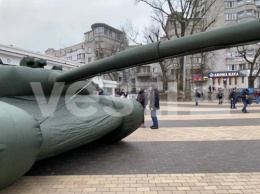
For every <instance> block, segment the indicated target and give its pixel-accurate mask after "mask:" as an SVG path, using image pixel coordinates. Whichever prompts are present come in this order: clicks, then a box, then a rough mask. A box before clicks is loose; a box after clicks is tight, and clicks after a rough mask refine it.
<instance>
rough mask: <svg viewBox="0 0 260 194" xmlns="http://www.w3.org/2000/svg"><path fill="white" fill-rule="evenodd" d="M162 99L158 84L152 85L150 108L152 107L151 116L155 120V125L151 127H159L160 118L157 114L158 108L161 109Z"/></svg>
mask: <svg viewBox="0 0 260 194" xmlns="http://www.w3.org/2000/svg"><path fill="white" fill-rule="evenodd" d="M159 101H160V99H159V92H158V89H157V87H156V86H152V89H151V94H150V104H149V108H150V109H151V118H152V121H153V125H152V126H151V127H150V128H151V129H158V128H159V126H158V119H157V115H156V110H159V109H160V102H159Z"/></svg>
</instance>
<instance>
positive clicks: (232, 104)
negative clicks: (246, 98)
mask: <svg viewBox="0 0 260 194" xmlns="http://www.w3.org/2000/svg"><path fill="white" fill-rule="evenodd" d="M229 98H230V108H231V109H236V90H235V88H233V89H232V90H231V92H230V94H229Z"/></svg>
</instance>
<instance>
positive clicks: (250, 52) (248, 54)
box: [246, 50, 254, 57]
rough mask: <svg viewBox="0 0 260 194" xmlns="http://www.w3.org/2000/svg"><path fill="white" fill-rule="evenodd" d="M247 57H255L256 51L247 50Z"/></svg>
mask: <svg viewBox="0 0 260 194" xmlns="http://www.w3.org/2000/svg"><path fill="white" fill-rule="evenodd" d="M246 55H247V56H250V57H252V56H253V55H254V50H247V51H246Z"/></svg>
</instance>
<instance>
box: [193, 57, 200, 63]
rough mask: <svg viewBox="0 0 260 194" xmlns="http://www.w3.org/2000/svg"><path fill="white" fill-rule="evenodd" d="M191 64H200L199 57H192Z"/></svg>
mask: <svg viewBox="0 0 260 194" xmlns="http://www.w3.org/2000/svg"><path fill="white" fill-rule="evenodd" d="M193 62H194V63H201V58H200V57H194V58H193Z"/></svg>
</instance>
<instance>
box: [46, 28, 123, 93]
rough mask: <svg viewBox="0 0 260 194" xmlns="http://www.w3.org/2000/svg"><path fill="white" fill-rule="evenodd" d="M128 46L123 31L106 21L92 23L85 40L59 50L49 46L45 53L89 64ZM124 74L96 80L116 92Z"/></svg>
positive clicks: (108, 89) (112, 74)
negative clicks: (105, 22)
mask: <svg viewBox="0 0 260 194" xmlns="http://www.w3.org/2000/svg"><path fill="white" fill-rule="evenodd" d="M127 46H128V42H127V39H126V36H125V33H124V32H123V31H120V30H118V29H116V28H113V27H112V26H109V25H107V24H104V23H95V24H92V25H91V30H90V31H87V32H85V33H84V40H83V42H81V43H78V44H76V45H72V46H69V47H66V48H61V49H58V50H55V49H53V48H49V49H47V50H46V51H45V54H46V55H51V56H55V57H59V58H63V59H66V60H70V61H73V62H78V63H80V64H88V63H91V62H93V61H96V60H99V59H102V58H105V57H109V56H112V55H114V54H115V53H116V52H120V51H123V50H125V49H126V47H127ZM122 75H123V74H122V72H115V73H111V74H108V75H103V76H102V77H101V78H100V79H95V80H99V82H98V83H97V84H99V85H100V86H101V85H102V87H104V88H105V90H106V92H107V93H108V94H114V93H115V88H118V87H120V83H121V82H118V81H119V78H120V77H122ZM112 80H113V81H112ZM114 80H115V81H114ZM101 82H104V83H101ZM121 84H122V83H121Z"/></svg>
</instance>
